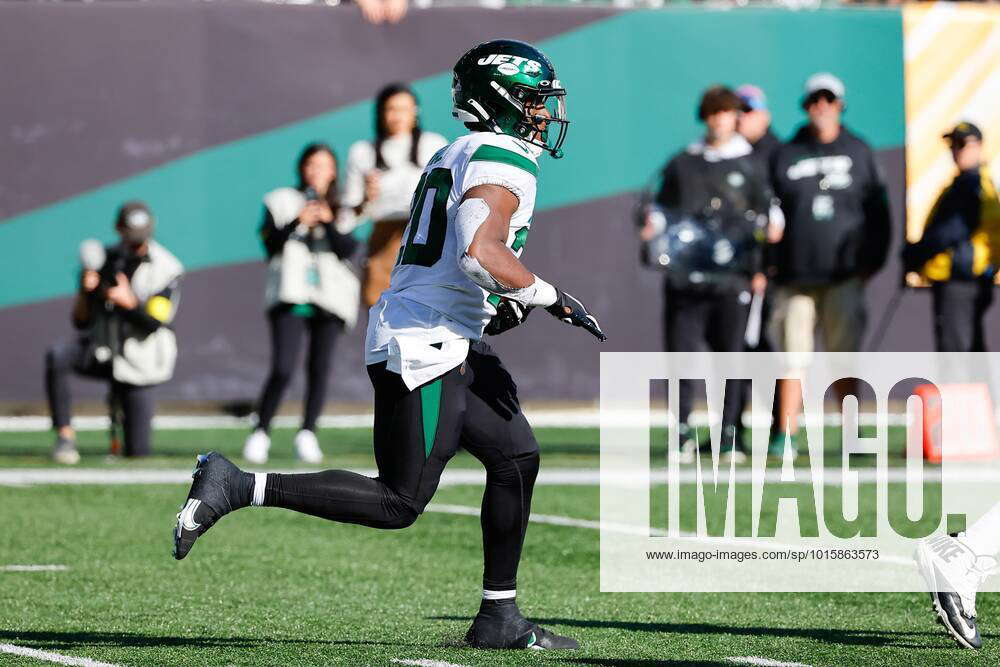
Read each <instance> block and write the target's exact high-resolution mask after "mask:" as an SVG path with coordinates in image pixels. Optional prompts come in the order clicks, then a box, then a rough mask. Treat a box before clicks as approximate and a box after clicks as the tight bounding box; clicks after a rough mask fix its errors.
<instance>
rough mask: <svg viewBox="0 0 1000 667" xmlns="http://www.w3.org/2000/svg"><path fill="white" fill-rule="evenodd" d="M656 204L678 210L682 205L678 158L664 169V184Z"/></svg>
mask: <svg viewBox="0 0 1000 667" xmlns="http://www.w3.org/2000/svg"><path fill="white" fill-rule="evenodd" d="M656 203H657V204H659V205H660V206H662V207H663V208H668V209H670V208H677V207H678V206H679V205H680V203H681V193H680V179H679V177H678V174H677V158H673V159H672V160H670V162H668V163H667V166H666V167H664V168H663V183H662V184H661V185H660V191H659V192H658V193H656Z"/></svg>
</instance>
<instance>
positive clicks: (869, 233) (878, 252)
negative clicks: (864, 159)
mask: <svg viewBox="0 0 1000 667" xmlns="http://www.w3.org/2000/svg"><path fill="white" fill-rule="evenodd" d="M868 160H869V165H870V166H869V170H870V172H871V180H870V181H869V182H868V183H867V184H866V186H865V189H864V193H863V195H862V196H863V197H864V199H863V200H862V203H861V207H862V215H863V216H864V223H863V224H864V237H863V239H862V242H861V246H860V250H859V252H860V257H858V267H859V268H860V269H861V271H862V273H864V274H866V275H868V276H870V275H873V274H875V273H877V272H878V271H879V269H881V268H882V266H883V265H884V264H885V260H886V257H887V256H888V255H889V245H890V244H891V243H892V214H891V212H890V210H889V194H888V192H887V190H886V188H885V184H884V183H883V182H882V179H881V178H880V177H879V173H878V170H877V167H876V165H875V159H874V156H873V155H872V153H871V151H869V153H868Z"/></svg>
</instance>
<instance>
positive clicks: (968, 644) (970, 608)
mask: <svg viewBox="0 0 1000 667" xmlns="http://www.w3.org/2000/svg"><path fill="white" fill-rule="evenodd" d="M961 536H962V534H961V533H960V534H959V537H951V536H949V535H939V536H937V537H930V538H927V539H925V540H921V541H920V543H919V544H918V545H917V551H916V553H915V554H914V558H915V560H916V561H917V568H918V569H919V570H920V574H921V576H923V578H924V581H925V582H926V583H927V590H928V592H929V593H930V595H931V606H932V608H933V611H934V614H935V616H937V621H938V623H940V624H941V625H943V626H944V628H945V630H947V631H948V634H949V635H951V637H952V639H954V640H955V642H956V643H957V644H958V645H959V646H961V647H962V648H971V649H978V648H979V647H981V646H982V644H983V642H982V639H981V638H980V636H979V628H978V627H977V626H976V591H977V590H978V588H979V586H980V584H982V582H983V581H984V580H985V579H986V578H987V577H988V576H990V575H991V574H992V573H993V571H994V569H995V567H996V559H994V558H993V557H992V556H983V557H979V556H977V555H976V554H975V553H974V552H973V551H972V549H970V548H969V547H968V546H967V545H966V544H965V543H964V542H963V541H962V539H961Z"/></svg>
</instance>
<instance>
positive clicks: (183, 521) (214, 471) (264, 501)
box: [174, 363, 467, 559]
mask: <svg viewBox="0 0 1000 667" xmlns="http://www.w3.org/2000/svg"><path fill="white" fill-rule="evenodd" d="M369 376H370V377H371V379H372V384H373V385H374V387H375V433H374V440H375V442H374V444H375V459H376V463H377V464H378V468H379V476H378V477H377V478H371V477H365V476H364V475H359V474H357V473H353V472H350V471H348V470H324V471H322V472H316V473H304V474H290V475H286V474H278V473H247V472H243V471H242V470H240V469H239V468H237V467H236V466H235V465H233V464H232V463H230V462H229V461H228V460H227V459H226V458H225V457H223V456H222V455H221V454H218V453H215V452H213V453H211V454H208V455H207V456H199V457H198V465H197V467H196V468H195V472H194V475H193V477H194V483H193V484H192V485H191V491H190V492H189V493H188V499H187V502H186V504H185V505H184V507H183V508H182V510H181V512H180V513H179V514H178V515H177V526H176V528H175V534H174V557H175V558H177V559H181V558H184V557H185V556H186V555H187V553H188V552H189V551H190V549H191V547H192V546H193V545H194V542H195V540H197V539H198V537H200V536H201V535H203V534H204V533H205V532H206V531H207V530H208V529H209V528H211V527H212V526H213V525H214V524H215V523H216V522H217V521H218V520H219V519H221V518H222V517H223V516H224V515H226V514H228V513H229V512H231V511H234V510H237V509H240V508H243V507H248V506H250V505H259V506H268V507H283V508H285V509H290V510H294V511H296V512H302V513H304V514H311V515H313V516H318V517H320V518H323V519H330V520H332V521H339V522H342V523H356V524H361V525H365V526H371V527H373V528H384V529H392V528H405V527H407V526H409V525H410V524H412V523H413V522H414V521H415V520H416V518H417V516H419V515H420V513H421V512H422V511H423V509H424V507H425V506H426V505H427V503H428V502H430V499H431V497H432V496H433V495H434V492H435V490H436V489H437V484H438V481H439V479H440V477H441V472H442V471H443V470H444V466H445V464H447V462H448V460H449V459H450V458H451V457H452V456H453V455H454V453H455V451H456V449H457V448H458V439H459V433H460V430H461V423H462V414H463V412H464V409H465V401H466V397H465V390H466V385H467V380H466V378H465V376H464V375H463V374H462V373H461V371H460V369H458V368H456V369H454V370H452V371H450V372H448V373H446V374H445V375H444V376H442V377H440V378H438V379H436V380H434V381H433V382H429V383H427V384H426V385H424V386H422V387H418V388H417V389H414V390H413V391H410V390H408V389H407V388H406V386H405V385H404V384H403V382H402V380H401V379H400V377H399V375H397V374H396V373H392V372H391V371H388V370H386V369H385V364H384V363H383V364H378V365H374V366H371V367H369Z"/></svg>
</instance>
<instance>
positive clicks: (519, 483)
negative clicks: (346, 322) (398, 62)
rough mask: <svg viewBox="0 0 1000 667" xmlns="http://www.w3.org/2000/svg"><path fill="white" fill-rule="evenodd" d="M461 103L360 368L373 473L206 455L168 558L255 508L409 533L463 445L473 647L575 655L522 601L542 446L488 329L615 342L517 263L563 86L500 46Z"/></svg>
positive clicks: (474, 63)
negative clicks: (477, 540) (478, 472)
mask: <svg viewBox="0 0 1000 667" xmlns="http://www.w3.org/2000/svg"><path fill="white" fill-rule="evenodd" d="M452 95H453V98H454V111H453V115H454V116H455V117H456V118H458V119H459V120H460V121H461V122H463V123H464V124H465V126H466V127H467V128H468V129H469V130H471V132H470V133H469V134H466V135H465V136H463V137H461V138H459V139H457V140H456V141H454V142H453V143H451V144H450V145H449V146H446V147H445V148H443V149H441V150H440V151H439V152H438V153H437V154H436V155H435V156H434V157H433V158H432V159H431V160H430V162H429V163H428V164H427V166H426V167H425V169H424V172H423V175H422V176H421V178H420V182H419V184H418V186H417V190H416V192H415V193H414V195H413V200H412V205H411V212H410V222H409V225H408V226H407V228H406V231H405V232H404V235H403V242H402V246H401V248H400V252H399V258H398V259H397V261H396V266H395V268H394V269H393V271H392V278H391V284H390V287H389V289H388V290H386V292H385V293H384V294H383V295H382V298H381V299H380V300H379V301H378V302H377V303H376V304H375V305H374V306H373V307H372V308H371V310H370V311H369V324H368V332H367V337H366V341H365V350H366V352H365V362H366V364H367V367H368V376H369V378H370V379H371V382H372V385H373V387H374V391H375V408H374V410H375V427H374V448H375V461H376V464H377V466H378V472H379V475H378V477H376V478H370V477H365V476H362V475H359V474H356V473H353V472H349V471H346V470H326V471H323V472H316V473H306V474H295V475H288V474H276V473H267V474H265V473H247V472H243V471H242V470H240V469H239V468H237V467H236V466H235V465H233V464H232V463H230V462H229V461H228V460H226V459H225V458H224V457H223V456H221V455H220V454H218V453H216V452H212V453H210V454H208V455H205V456H199V457H198V464H197V467H196V468H195V471H194V474H193V477H194V482H193V483H192V485H191V490H190V492H189V493H188V498H187V502H186V503H185V505H184V506H183V508H182V509H181V512H180V513H179V514H178V515H177V525H176V528H175V530H174V557H175V558H177V559H181V558H184V557H185V556H187V554H188V552H189V551H190V550H191V547H192V546H194V543H195V540H197V539H198V538H199V537H201V536H202V535H204V534H205V532H206V531H207V530H208V529H209V528H211V527H212V526H213V525H214V524H215V523H217V522H218V521H219V519H221V518H222V517H223V516H224V515H225V514H227V513H229V512H232V511H233V510H237V509H240V508H244V507H248V506H270V507H284V508H286V509H290V510H295V511H297V512H303V513H306V514H312V515H314V516H318V517H321V518H324V519H330V520H333V521H340V522H345V523H356V524H362V525H365V526H371V527H373V528H384V529H393V528H405V527H407V526H409V525H411V524H412V523H413V522H414V521H415V520H416V518H417V517H418V516H419V515H420V514H421V513H422V512H423V510H424V508H425V506H426V505H427V503H428V502H429V501H430V500H431V497H432V496H433V495H434V492H435V490H436V489H437V486H438V481H439V479H440V477H441V473H442V471H443V470H444V467H445V465H446V464H447V463H448V460H449V459H451V457H452V456H453V455H454V454H455V452H456V451H457V449H458V447H459V446H460V445H461V446H462V447H464V448H465V449H466V450H468V451H469V452H470V453H471V454H472V455H473V456H475V457H476V458H477V459H479V461H480V462H482V464H483V466H484V467H485V468H486V490H485V494H484V496H483V504H482V531H483V551H484V572H483V598H482V602H481V605H480V608H479V613H478V614H477V615H476V617H475V619H474V620H473V622H472V626H471V627H470V628H469V631H468V633H467V634H466V640H467V641H468V643H469V644H470V645H472V646H474V647H479V648H511V649H517V648H522V649H523V648H541V649H558V648H567V649H568V648H578V646H579V645H578V643H577V642H576V641H575V640H574V639H571V638H569V637H562V636H559V635H556V634H554V633H552V632H549V631H548V630H545V629H543V628H541V627H539V626H538V625H537V624H535V623H532V622H530V621H528V620H526V619H525V618H524V617H523V616H522V615H521V613H520V611H519V610H518V608H517V604H516V602H515V594H516V577H517V567H518V562H519V560H520V557H521V546H522V544H523V542H524V535H525V531H526V529H527V525H528V515H529V513H530V507H531V494H532V488H533V486H534V483H535V477H536V475H537V474H538V463H539V453H538V444H537V442H536V441H535V438H534V435H533V434H532V431H531V427H530V426H529V425H528V422H527V420H526V419H525V417H524V415H523V414H522V413H521V410H520V406H519V404H518V400H517V394H516V387H515V385H514V383H513V381H512V380H511V377H510V375H509V374H508V373H507V371H506V370H505V369H504V367H503V364H502V363H501V362H500V359H499V358H498V357H497V356H496V354H495V353H494V352H493V351H492V350H491V349H490V347H489V346H488V345H487V344H486V343H484V342H483V341H482V340H481V339H482V336H483V333H484V331H485V333H488V334H498V333H502V332H503V331H505V330H507V329H509V328H511V327H513V326H517V325H518V324H520V323H521V322H522V321H523V320H524V319H525V317H527V315H528V313H529V312H530V311H531V309H532V308H534V307H536V306H540V307H542V308H544V309H545V310H547V311H548V312H549V313H550V314H552V315H553V316H555V317H556V318H558V319H559V320H561V321H563V322H565V323H567V324H570V325H573V326H578V327H582V328H583V329H584V330H585V331H587V332H589V333H591V334H592V335H594V336H596V337H597V338H598V339H600V340H602V341H603V340H605V339H606V338H605V336H604V333H603V332H602V331H601V328H600V325H599V324H598V322H597V320H596V319H595V318H594V316H593V315H591V314H590V313H589V312H588V311H587V309H586V308H585V307H584V305H583V304H582V303H580V301H579V300H577V299H575V298H573V297H572V296H570V295H568V294H566V293H565V292H563V291H561V290H559V289H557V288H556V287H553V286H552V285H550V284H549V283H547V282H545V281H544V280H542V279H541V278H539V277H538V276H536V275H534V274H533V273H532V272H531V271H529V270H528V269H527V268H525V266H524V265H523V264H522V263H521V262H520V260H519V259H518V257H519V256H520V254H521V251H522V249H523V248H524V243H525V239H526V238H527V235H528V230H529V229H530V226H531V217H532V213H533V209H534V204H535V176H536V174H537V172H538V163H537V158H538V157H539V156H540V155H541V154H542V153H549V154H550V155H552V156H553V157H555V158H558V157H561V156H562V151H561V149H560V146H561V145H562V143H563V139H564V138H565V135H566V128H567V124H568V121H567V120H566V112H565V95H566V91H565V89H564V88H563V86H562V84H561V83H560V82H559V79H558V78H557V76H556V72H555V69H554V68H553V66H552V63H551V62H550V61H549V59H548V58H546V57H545V55H543V54H542V53H541V52H540V51H539V50H538V49H536V48H534V47H533V46H531V45H530V44H526V43H524V42H518V41H513V40H496V41H491V42H486V43H484V44H480V45H479V46H477V47H475V48H473V49H472V50H471V51H469V52H468V53H466V54H465V55H463V56H462V57H461V59H460V60H459V61H458V64H456V65H455V70H454V79H453V89H452Z"/></svg>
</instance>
